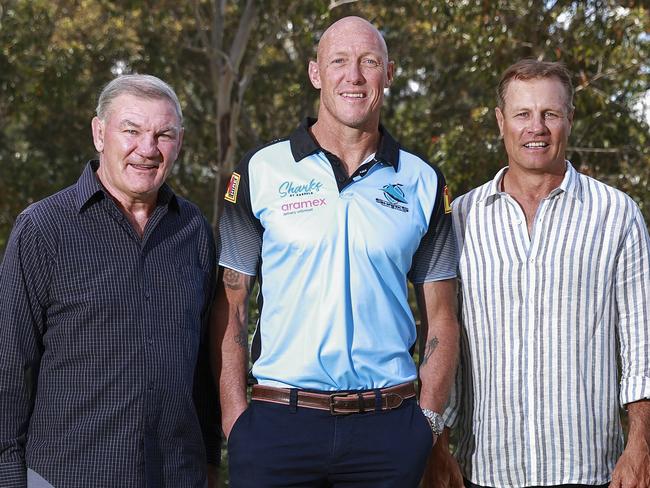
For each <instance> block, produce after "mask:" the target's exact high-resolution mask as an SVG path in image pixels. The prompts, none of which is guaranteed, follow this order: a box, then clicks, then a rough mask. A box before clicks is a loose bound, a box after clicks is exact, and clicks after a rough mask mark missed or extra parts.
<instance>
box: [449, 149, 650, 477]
mask: <svg viewBox="0 0 650 488" xmlns="http://www.w3.org/2000/svg"><path fill="white" fill-rule="evenodd" d="M505 170H506V169H505V168H504V169H503V170H502V171H500V172H499V173H498V174H497V176H496V177H495V178H494V180H492V181H491V182H489V183H486V184H485V185H483V186H481V187H479V188H476V189H475V190H473V191H471V192H469V193H467V194H466V195H463V196H462V197H460V198H458V199H457V200H455V201H454V204H453V220H454V228H455V231H456V235H457V238H458V244H459V248H460V252H459V257H460V262H459V275H460V280H461V300H462V305H461V307H462V322H463V332H462V334H461V365H460V367H459V373H458V376H457V381H456V385H455V387H454V392H453V393H452V398H451V400H450V406H449V408H448V409H447V411H446V413H445V417H446V420H447V425H456V426H457V427H459V428H460V431H459V433H460V436H459V442H458V446H457V452H456V456H457V458H458V460H459V463H460V465H461V468H462V470H463V473H464V475H465V476H466V477H467V478H468V479H469V480H470V481H472V482H473V483H476V484H478V485H481V486H493V487H522V486H534V485H555V484H568V483H580V484H603V483H606V482H608V480H609V479H610V474H611V471H612V470H613V468H614V466H615V464H616V460H617V459H618V457H619V455H620V453H621V451H622V448H623V436H622V432H621V425H620V419H619V410H618V401H619V400H620V403H621V404H626V403H629V402H633V401H636V400H639V399H642V398H649V397H650V310H649V307H650V265H649V261H650V239H649V238H648V231H647V228H646V225H645V223H644V220H643V217H642V215H641V213H640V211H639V208H638V207H637V205H636V204H635V203H634V202H633V201H632V199H631V198H629V197H628V196H627V195H625V194H624V193H622V192H620V191H618V190H615V189H613V188H611V187H609V186H607V185H605V184H603V183H600V182H598V181H596V180H594V179H592V178H589V177H587V176H585V175H581V174H579V173H578V172H577V171H576V170H575V169H574V168H573V166H572V165H571V164H570V163H568V162H567V171H566V174H565V177H564V180H563V182H562V184H561V185H560V187H559V188H557V189H555V190H554V191H552V192H551V193H550V195H549V196H548V197H547V198H545V199H544V200H542V202H541V203H540V206H539V209H538V211H537V215H536V216H535V222H534V225H533V228H532V231H531V234H530V236H529V234H528V229H527V225H526V219H525V217H524V213H523V211H522V209H521V207H520V206H519V205H518V204H517V203H516V202H515V201H514V200H513V199H512V198H511V197H510V196H509V195H508V194H506V193H504V192H502V191H500V182H501V178H502V176H503V174H504V172H505ZM619 360H620V367H621V376H620V379H619V376H618V372H617V362H618V361H619Z"/></svg>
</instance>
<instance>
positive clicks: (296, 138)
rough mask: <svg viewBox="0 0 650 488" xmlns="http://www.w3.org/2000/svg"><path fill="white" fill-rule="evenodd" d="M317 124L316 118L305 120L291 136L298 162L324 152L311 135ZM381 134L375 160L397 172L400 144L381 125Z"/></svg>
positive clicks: (292, 152)
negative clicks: (312, 127)
mask: <svg viewBox="0 0 650 488" xmlns="http://www.w3.org/2000/svg"><path fill="white" fill-rule="evenodd" d="M315 122H316V119H314V118H311V117H307V118H305V119H304V120H303V121H302V122H301V123H300V125H299V126H298V127H297V128H296V129H295V130H294V131H293V132H292V133H291V135H290V136H289V142H290V144H291V154H292V155H293V159H294V160H295V161H296V162H299V161H302V160H303V159H304V158H306V157H307V156H309V155H311V154H314V153H316V152H319V151H323V148H322V147H320V146H319V145H318V143H317V142H316V141H315V140H314V138H313V137H312V136H311V134H310V133H309V127H311V126H312V125H313V124H314V123H315ZM379 132H380V133H381V138H380V139H379V147H378V148H377V151H376V153H375V159H376V160H377V161H380V162H382V163H385V164H387V165H390V166H392V167H393V169H395V171H397V169H398V167H399V149H400V147H399V143H398V142H397V141H396V140H395V139H394V138H393V136H391V135H390V133H389V132H388V131H387V130H386V128H385V127H384V126H383V125H381V124H379Z"/></svg>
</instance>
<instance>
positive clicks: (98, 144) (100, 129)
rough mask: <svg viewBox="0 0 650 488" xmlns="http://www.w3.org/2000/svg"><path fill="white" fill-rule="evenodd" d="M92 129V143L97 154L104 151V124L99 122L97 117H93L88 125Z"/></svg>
mask: <svg viewBox="0 0 650 488" xmlns="http://www.w3.org/2000/svg"><path fill="white" fill-rule="evenodd" d="M90 125H91V127H92V129H93V143H94V144H95V149H96V150H97V152H98V153H101V152H102V151H103V150H104V122H102V121H101V120H99V117H93V120H92V122H91V123H90Z"/></svg>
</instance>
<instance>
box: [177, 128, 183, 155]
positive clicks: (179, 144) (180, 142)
mask: <svg viewBox="0 0 650 488" xmlns="http://www.w3.org/2000/svg"><path fill="white" fill-rule="evenodd" d="M184 135H185V127H181V130H180V132H179V133H178V147H177V148H176V157H178V155H179V154H180V153H181V148H182V147H183V136H184Z"/></svg>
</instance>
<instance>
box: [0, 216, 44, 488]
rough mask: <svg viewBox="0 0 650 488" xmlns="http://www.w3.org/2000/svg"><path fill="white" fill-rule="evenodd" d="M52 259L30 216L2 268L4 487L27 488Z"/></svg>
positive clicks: (0, 459)
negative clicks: (29, 438) (29, 433)
mask: <svg viewBox="0 0 650 488" xmlns="http://www.w3.org/2000/svg"><path fill="white" fill-rule="evenodd" d="M49 269H50V259H49V257H48V250H47V249H46V243H45V242H44V240H43V239H42V237H41V236H40V234H39V232H38V230H37V229H36V227H35V225H34V223H33V221H32V220H31V219H30V217H29V214H28V213H24V214H22V215H21V216H20V217H19V218H18V221H17V222H16V225H15V227H14V229H13V231H12V233H11V236H10V238H9V243H8V245H7V248H6V251H5V254H4V257H3V260H2V264H1V265H0V290H2V293H0V486H3V487H5V488H9V487H23V486H26V467H25V444H26V442H27V430H28V426H29V419H30V416H31V412H32V409H33V405H34V396H35V393H36V384H37V379H38V371H39V364H40V358H41V353H42V336H43V332H44V329H45V317H46V312H45V311H46V308H47V282H48V276H49Z"/></svg>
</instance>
